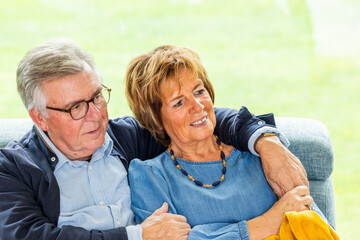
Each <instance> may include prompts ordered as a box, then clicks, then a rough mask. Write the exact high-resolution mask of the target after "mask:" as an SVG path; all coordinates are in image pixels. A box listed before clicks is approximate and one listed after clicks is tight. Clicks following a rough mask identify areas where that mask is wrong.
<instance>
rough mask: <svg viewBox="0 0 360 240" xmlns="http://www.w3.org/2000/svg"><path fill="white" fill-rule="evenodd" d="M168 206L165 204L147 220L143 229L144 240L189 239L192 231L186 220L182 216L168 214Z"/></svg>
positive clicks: (143, 223) (142, 224)
mask: <svg viewBox="0 0 360 240" xmlns="http://www.w3.org/2000/svg"><path fill="white" fill-rule="evenodd" d="M168 208H169V206H168V204H167V203H164V204H163V205H162V206H161V208H159V209H157V210H156V211H155V212H154V213H153V214H152V215H151V216H150V217H148V218H147V219H145V220H144V221H143V222H142V223H141V224H140V226H141V227H142V238H143V240H152V239H164V240H171V239H179V240H180V239H181V240H186V239H188V235H189V232H190V230H191V227H190V225H189V224H188V223H187V222H186V221H187V220H186V218H185V217H184V216H181V215H176V214H171V213H168Z"/></svg>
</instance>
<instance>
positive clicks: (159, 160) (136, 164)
mask: <svg viewBox="0 0 360 240" xmlns="http://www.w3.org/2000/svg"><path fill="white" fill-rule="evenodd" d="M166 158H167V154H166V152H163V153H161V154H160V155H158V156H156V157H155V158H151V159H147V160H145V161H143V160H141V159H138V158H135V159H133V160H132V161H131V162H130V167H129V172H130V173H131V171H134V170H135V171H139V170H140V171H141V170H143V171H148V170H152V171H154V170H155V171H162V170H163V169H164V165H165V164H166Z"/></svg>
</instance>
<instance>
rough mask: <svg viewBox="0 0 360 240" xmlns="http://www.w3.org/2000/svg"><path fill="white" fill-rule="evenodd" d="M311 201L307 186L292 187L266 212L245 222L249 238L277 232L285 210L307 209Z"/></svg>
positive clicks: (261, 237) (267, 235)
mask: <svg viewBox="0 0 360 240" xmlns="http://www.w3.org/2000/svg"><path fill="white" fill-rule="evenodd" d="M313 202H314V200H313V198H312V197H311V196H310V191H309V188H307V187H305V186H298V187H296V188H294V189H292V190H291V191H289V192H287V193H286V194H285V195H284V196H283V197H282V198H280V199H279V200H278V201H277V202H276V203H275V204H274V205H273V206H272V207H271V208H270V209H269V210H268V211H267V212H266V213H264V214H263V215H261V216H259V217H256V218H254V219H251V220H249V221H248V222H247V225H248V231H249V236H250V239H251V240H254V239H264V238H266V237H269V236H271V235H275V234H278V233H279V230H280V226H281V223H282V220H283V217H284V213H285V212H288V211H297V212H299V211H304V210H308V209H309V208H308V205H310V204H312V203H313Z"/></svg>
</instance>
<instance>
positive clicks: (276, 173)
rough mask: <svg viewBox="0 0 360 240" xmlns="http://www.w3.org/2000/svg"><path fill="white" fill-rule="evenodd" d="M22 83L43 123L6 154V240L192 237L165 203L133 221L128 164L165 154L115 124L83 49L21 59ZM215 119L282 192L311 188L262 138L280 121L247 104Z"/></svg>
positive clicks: (62, 46)
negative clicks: (257, 157) (257, 160)
mask: <svg viewBox="0 0 360 240" xmlns="http://www.w3.org/2000/svg"><path fill="white" fill-rule="evenodd" d="M17 85H18V91H19V93H20V95H21V98H22V100H23V103H24V105H25V107H26V108H27V110H28V112H29V115H30V117H31V119H32V120H33V121H34V123H35V124H34V127H33V129H32V130H31V131H29V132H28V133H27V134H26V135H25V136H24V137H23V138H22V139H21V140H20V141H18V142H12V143H10V144H9V145H8V146H7V147H6V148H4V149H1V152H0V226H1V227H0V239H142V238H143V239H186V238H187V234H188V232H189V231H190V227H189V225H188V224H187V223H186V219H185V218H184V217H182V216H179V215H172V214H169V213H167V206H166V205H164V206H163V207H161V208H160V209H158V210H157V211H155V212H154V213H153V215H152V216H150V217H149V218H148V219H146V220H145V221H144V222H143V223H142V224H140V225H134V216H133V213H132V211H131V208H130V191H129V185H128V180H127V170H128V165H129V162H130V160H131V159H133V158H141V159H148V158H152V157H154V156H156V155H158V154H159V153H161V152H162V151H163V150H164V149H163V147H162V146H161V145H160V144H158V143H156V142H155V141H154V139H153V138H152V137H151V134H150V133H149V132H147V131H146V130H144V129H143V128H142V127H141V126H139V124H138V123H137V122H136V121H135V120H134V118H132V117H123V118H116V119H111V120H109V119H108V112H107V104H108V102H109V99H110V92H111V89H110V88H109V87H107V86H105V85H104V84H102V78H101V75H100V72H99V71H98V69H97V67H96V65H95V63H94V61H93V60H92V58H91V57H90V56H89V55H88V54H87V53H86V52H85V51H83V50H82V49H81V48H80V47H79V46H77V45H76V44H75V43H73V42H72V41H70V40H67V39H62V38H61V39H53V40H50V41H48V42H46V43H44V44H41V45H39V46H37V47H35V48H34V49H32V50H31V51H29V52H28V53H27V55H26V56H25V57H24V58H23V59H22V61H21V62H20V64H19V67H18V71H17ZM216 117H217V122H218V125H217V129H218V130H216V131H217V134H218V135H219V137H220V138H221V139H222V140H223V141H224V142H228V143H231V144H232V145H234V146H236V147H238V148H241V149H248V148H249V149H250V151H252V152H253V153H254V154H256V153H257V152H258V153H259V154H260V156H261V158H262V161H263V166H264V169H265V172H266V174H267V178H268V180H269V182H270V184H271V185H272V187H273V189H274V191H275V192H276V193H277V194H278V196H281V194H282V193H283V192H284V191H287V190H289V189H291V188H293V187H294V186H297V185H301V184H305V185H307V184H308V183H307V180H306V174H305V172H304V170H303V168H302V166H301V164H300V162H299V160H298V159H297V158H296V157H294V156H293V155H292V154H291V153H290V152H289V151H288V150H287V149H286V148H285V147H284V146H283V145H282V144H281V142H280V141H279V139H278V137H276V136H270V137H267V134H263V133H268V132H272V133H276V134H277V135H278V136H279V133H278V131H277V130H276V129H275V128H273V127H272V125H271V123H270V124H266V123H265V121H264V119H265V120H266V121H267V120H269V121H270V120H271V118H272V115H268V116H266V117H263V118H261V119H260V118H257V117H255V116H253V115H252V114H251V113H249V112H248V111H247V109H246V108H242V109H241V110H240V111H239V112H238V113H237V112H236V111H235V110H229V109H217V110H216ZM270 135H273V134H270ZM284 141H286V139H285V140H284ZM269 149H271V151H270V150H269ZM255 150H256V151H255ZM281 179H284V181H281ZM282 183H284V184H282Z"/></svg>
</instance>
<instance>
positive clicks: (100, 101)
mask: <svg viewBox="0 0 360 240" xmlns="http://www.w3.org/2000/svg"><path fill="white" fill-rule="evenodd" d="M109 98H110V93H109V90H108V89H106V88H104V89H103V90H102V91H101V92H100V93H99V94H98V95H96V96H95V97H94V98H93V99H91V100H92V101H89V102H93V103H94V105H95V106H96V108H97V109H102V108H103V107H105V106H106V104H107V103H108V102H109ZM89 102H85V101H84V102H80V103H78V104H76V105H75V106H73V107H71V108H70V115H71V116H72V118H73V119H74V120H77V119H80V118H83V117H84V116H85V115H86V114H87V112H88V110H89Z"/></svg>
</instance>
